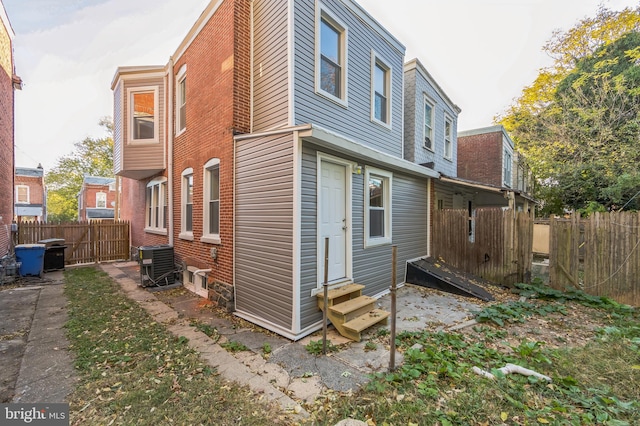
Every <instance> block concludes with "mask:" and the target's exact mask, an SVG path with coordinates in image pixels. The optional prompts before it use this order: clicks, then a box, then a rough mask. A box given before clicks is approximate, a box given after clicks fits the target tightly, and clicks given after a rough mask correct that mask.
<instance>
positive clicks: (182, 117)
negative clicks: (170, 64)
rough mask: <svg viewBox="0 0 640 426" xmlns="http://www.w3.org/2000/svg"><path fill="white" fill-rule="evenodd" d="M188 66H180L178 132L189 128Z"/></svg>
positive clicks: (177, 108)
mask: <svg viewBox="0 0 640 426" xmlns="http://www.w3.org/2000/svg"><path fill="white" fill-rule="evenodd" d="M186 71H187V66H186V65H183V66H182V67H181V68H180V71H179V72H178V76H177V84H176V134H179V133H182V132H183V131H184V130H185V129H186V128H187V76H186Z"/></svg>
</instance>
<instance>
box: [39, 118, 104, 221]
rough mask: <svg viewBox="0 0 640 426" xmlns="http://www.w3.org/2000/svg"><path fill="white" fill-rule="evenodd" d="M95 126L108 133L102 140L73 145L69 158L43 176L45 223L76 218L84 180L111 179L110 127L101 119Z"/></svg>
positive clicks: (91, 139)
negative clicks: (45, 201)
mask: <svg viewBox="0 0 640 426" xmlns="http://www.w3.org/2000/svg"><path fill="white" fill-rule="evenodd" d="M99 124H100V125H101V126H102V127H104V128H105V130H106V131H107V132H108V136H106V137H103V138H92V137H87V138H85V139H84V140H83V141H81V142H76V143H75V144H74V151H73V152H72V153H71V154H68V155H65V156H62V157H61V158H59V159H58V160H57V163H56V166H55V167H54V168H53V169H51V170H50V171H49V172H47V174H46V176H45V181H46V184H47V216H48V219H49V221H52V222H57V221H61V222H62V221H69V220H76V219H77V218H78V198H77V197H78V193H79V192H80V189H81V188H82V181H83V179H84V176H102V177H113V123H112V121H111V119H110V118H107V117H105V118H102V119H101V120H100V122H99Z"/></svg>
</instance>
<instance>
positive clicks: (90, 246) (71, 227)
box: [18, 221, 129, 265]
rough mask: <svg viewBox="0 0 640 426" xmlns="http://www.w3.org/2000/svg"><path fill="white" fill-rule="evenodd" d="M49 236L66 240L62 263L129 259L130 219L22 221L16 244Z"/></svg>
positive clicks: (33, 242) (27, 242)
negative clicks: (53, 222) (64, 221)
mask: <svg viewBox="0 0 640 426" xmlns="http://www.w3.org/2000/svg"><path fill="white" fill-rule="evenodd" d="M50 238H62V239H64V240H65V245H66V247H67V248H66V249H65V264H67V265H73V264H78V263H98V262H105V261H109V260H128V259H129V222H125V221H115V222H113V221H110V222H106V221H105V222H69V223H56V224H52V223H44V222H23V223H20V224H19V226H18V244H36V243H38V241H41V240H46V239H50Z"/></svg>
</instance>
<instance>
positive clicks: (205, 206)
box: [200, 158, 222, 244]
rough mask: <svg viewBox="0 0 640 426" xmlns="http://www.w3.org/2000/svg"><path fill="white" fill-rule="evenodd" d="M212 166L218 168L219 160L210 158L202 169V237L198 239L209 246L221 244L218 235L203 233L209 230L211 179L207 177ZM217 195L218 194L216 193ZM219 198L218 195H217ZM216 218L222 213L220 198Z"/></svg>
mask: <svg viewBox="0 0 640 426" xmlns="http://www.w3.org/2000/svg"><path fill="white" fill-rule="evenodd" d="M213 166H218V167H220V159H219V158H212V159H211V160H209V161H207V162H206V164H205V165H204V168H203V174H202V176H203V179H202V182H203V190H202V192H203V194H202V228H203V229H202V237H200V241H201V242H203V243H209V244H222V239H221V238H220V234H219V233H218V234H210V233H205V232H207V231H208V228H209V215H210V211H209V201H210V200H209V194H210V189H211V188H210V186H209V185H211V179H210V177H209V169H210V168H211V167H213ZM218 173H220V169H219V168H218ZM218 176H220V174H218ZM218 185H219V187H220V186H221V185H220V179H219V178H218ZM219 190H220V188H218V191H219ZM218 194H220V193H219V192H218ZM218 196H219V195H218ZM218 203H219V204H218V206H219V208H218V218H220V212H221V211H222V209H221V208H220V207H222V204H221V203H220V198H218ZM220 230H221V229H220V223H218V231H220Z"/></svg>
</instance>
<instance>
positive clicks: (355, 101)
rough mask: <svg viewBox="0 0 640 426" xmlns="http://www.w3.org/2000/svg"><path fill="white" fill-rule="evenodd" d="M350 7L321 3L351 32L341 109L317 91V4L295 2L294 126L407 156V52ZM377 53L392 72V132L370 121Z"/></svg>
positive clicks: (328, 2) (301, 1)
mask: <svg viewBox="0 0 640 426" xmlns="http://www.w3.org/2000/svg"><path fill="white" fill-rule="evenodd" d="M349 3H350V2H346V3H343V2H339V1H326V2H321V3H320V4H322V5H323V7H324V9H325V10H327V11H328V12H329V13H330V14H331V15H332V16H334V17H336V18H337V19H339V20H340V21H341V22H342V23H343V24H344V25H345V26H346V27H347V64H346V72H347V82H346V86H347V96H346V103H347V105H346V106H344V105H341V104H338V103H336V102H334V101H332V100H330V99H328V98H326V97H324V96H322V95H320V94H318V93H316V91H315V87H316V86H315V28H316V9H315V3H314V1H313V0H296V1H295V2H294V6H293V7H294V14H295V15H294V22H295V23H294V27H295V28H294V43H295V73H294V123H295V124H305V123H313V124H315V125H318V126H321V127H323V128H326V129H327V130H330V131H332V132H335V133H338V134H340V135H343V136H345V137H347V138H349V139H352V140H355V141H358V142H360V143H363V144H366V145H368V146H371V147H373V148H376V149H378V150H380V151H382V152H385V153H387V154H390V155H393V156H397V157H402V120H403V114H402V80H403V58H404V48H402V50H398V49H397V46H396V44H397V42H395V43H394V41H393V40H392V39H391V38H390V37H389V38H387V36H386V35H384V36H383V35H382V34H380V33H379V32H376V31H374V30H373V29H372V28H371V27H370V26H368V25H366V24H365V23H364V21H363V20H362V19H361V18H360V17H358V15H357V14H359V13H363V12H362V11H360V10H352V9H350V7H353V5H352V6H350V7H347V4H349ZM372 51H373V52H375V53H376V54H377V55H378V56H379V57H380V58H381V59H382V60H383V61H384V62H385V64H386V65H388V66H389V67H390V68H391V78H392V81H391V123H390V124H391V128H387V127H385V126H383V125H380V124H376V123H374V122H372V121H371V63H372V56H371V55H372Z"/></svg>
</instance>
